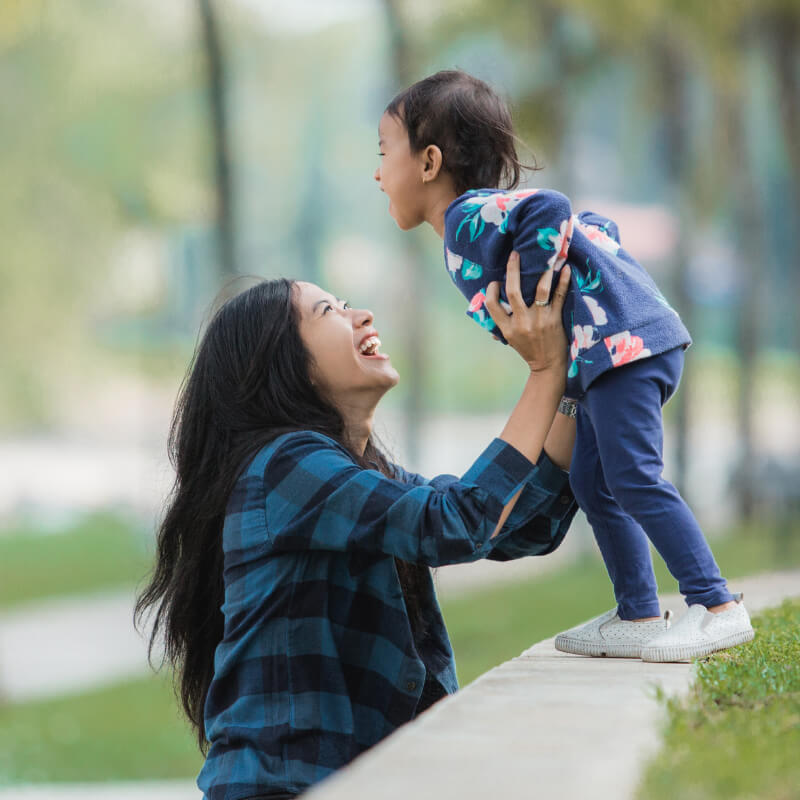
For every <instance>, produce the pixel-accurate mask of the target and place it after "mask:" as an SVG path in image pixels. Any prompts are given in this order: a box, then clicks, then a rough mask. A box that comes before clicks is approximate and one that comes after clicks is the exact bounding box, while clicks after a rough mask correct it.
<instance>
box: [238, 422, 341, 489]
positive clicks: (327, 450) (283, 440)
mask: <svg viewBox="0 0 800 800" xmlns="http://www.w3.org/2000/svg"><path fill="white" fill-rule="evenodd" d="M330 456H334V457H336V456H344V457H346V458H347V459H348V460H350V461H352V456H351V455H350V453H349V452H348V451H347V449H346V448H345V447H344V446H343V445H342V444H341V443H340V442H337V441H336V439H334V438H333V437H331V436H327V435H326V434H324V433H319V432H318V431H313V430H294V431H288V432H286V433H282V434H280V435H279V436H276V437H275V438H274V439H272V441H270V442H268V443H267V444H265V445H264V446H263V447H262V448H261V449H260V450H259V451H258V452H257V453H256V455H255V456H254V457H253V458H252V460H251V461H250V464H249V465H248V467H247V468H246V469H245V471H244V475H246V476H258V477H262V478H263V477H264V476H265V474H266V473H267V472H269V471H274V470H276V469H277V470H279V471H282V472H287V470H288V469H290V468H291V466H293V465H297V464H299V463H300V462H301V461H306V460H307V459H309V458H325V457H330Z"/></svg>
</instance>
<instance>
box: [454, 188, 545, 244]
mask: <svg viewBox="0 0 800 800" xmlns="http://www.w3.org/2000/svg"><path fill="white" fill-rule="evenodd" d="M537 191H538V189H521V190H519V191H516V192H506V193H505V194H503V193H499V192H493V193H492V194H475V195H473V196H472V197H470V198H469V199H468V200H465V201H464V203H462V211H463V212H464V219H462V220H461V224H460V225H459V226H458V229H457V230H456V239H458V237H459V234H460V233H461V229H462V228H463V227H464V225H469V240H470V242H474V241H475V240H476V239H477V238H478V237H479V236H480V235H481V234H482V233H483V229H484V228H485V227H486V223H487V222H488V223H489V224H490V225H496V226H497V231H498V233H505V232H506V229H507V225H508V215H509V213H510V212H511V210H512V209H513V208H514V206H516V205H517V204H518V203H519V202H520V201H522V200H524V199H525V198H526V197H530V196H531V195H533V194H536V192H537Z"/></svg>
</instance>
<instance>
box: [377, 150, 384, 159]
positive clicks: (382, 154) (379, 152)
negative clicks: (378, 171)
mask: <svg viewBox="0 0 800 800" xmlns="http://www.w3.org/2000/svg"><path fill="white" fill-rule="evenodd" d="M378 155H379V156H380V157H381V158H383V157H384V156H385V155H386V153H381V151H380V150H378Z"/></svg>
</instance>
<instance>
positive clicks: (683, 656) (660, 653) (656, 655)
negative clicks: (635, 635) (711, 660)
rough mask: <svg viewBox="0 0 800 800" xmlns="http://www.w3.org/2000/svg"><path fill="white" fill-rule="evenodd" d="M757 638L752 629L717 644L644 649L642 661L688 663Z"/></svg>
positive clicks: (719, 640)
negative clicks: (690, 660)
mask: <svg viewBox="0 0 800 800" xmlns="http://www.w3.org/2000/svg"><path fill="white" fill-rule="evenodd" d="M754 637H755V631H753V629H752V628H751V629H750V630H748V631H742V632H741V633H733V634H731V635H730V636H726V637H725V638H724V639H718V640H717V641H716V642H707V643H705V644H699V645H698V644H694V645H677V644H676V645H668V646H666V647H647V646H645V647H643V648H642V661H687V660H689V659H691V658H701V657H702V656H708V655H711V653H716V652H717V651H718V650H726V649H727V648H729V647H735V646H736V645H737V644H745V643H746V642H751V641H752V640H753V638H754Z"/></svg>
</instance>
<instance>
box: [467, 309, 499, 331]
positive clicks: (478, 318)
mask: <svg viewBox="0 0 800 800" xmlns="http://www.w3.org/2000/svg"><path fill="white" fill-rule="evenodd" d="M472 319H474V320H475V322H477V323H478V325H480V326H481V328H485V329H486V330H487V331H493V330H494V329H495V328H496V327H497V326H496V325H495V321H494V320H493V319H492V318H491V317H490V316H489V314H488V313H487V311H486V309H485V308H481V309H479V310H478V311H475V312H473V313H472Z"/></svg>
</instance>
